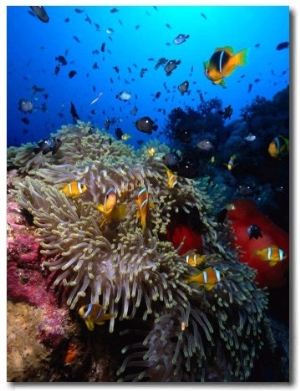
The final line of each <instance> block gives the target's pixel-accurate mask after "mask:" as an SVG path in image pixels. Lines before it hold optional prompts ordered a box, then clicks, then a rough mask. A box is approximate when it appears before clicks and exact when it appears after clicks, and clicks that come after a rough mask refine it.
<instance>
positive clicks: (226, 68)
mask: <svg viewBox="0 0 300 391" xmlns="http://www.w3.org/2000/svg"><path fill="white" fill-rule="evenodd" d="M247 51H248V49H243V50H241V51H240V52H238V53H236V54H234V50H233V48H232V47H230V46H225V47H222V48H217V49H216V50H215V52H214V54H213V55H212V56H211V58H210V59H209V60H208V61H206V62H205V63H204V74H205V76H206V77H207V78H208V79H209V80H211V81H212V82H213V84H219V85H221V86H222V87H225V81H224V78H225V77H227V76H229V75H231V74H232V73H233V72H234V70H235V68H236V67H237V66H239V65H246V59H247V58H246V57H247Z"/></svg>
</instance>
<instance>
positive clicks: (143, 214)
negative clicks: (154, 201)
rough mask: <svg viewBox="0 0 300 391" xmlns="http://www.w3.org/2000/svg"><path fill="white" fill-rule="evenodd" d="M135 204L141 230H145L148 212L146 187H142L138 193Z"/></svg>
mask: <svg viewBox="0 0 300 391" xmlns="http://www.w3.org/2000/svg"><path fill="white" fill-rule="evenodd" d="M136 203H137V205H138V211H137V217H139V218H140V220H141V226H142V229H143V230H145V228H146V218H147V215H148V211H149V206H150V205H149V193H148V190H147V189H146V187H143V188H142V189H141V190H140V191H139V193H138V197H137V200H136Z"/></svg>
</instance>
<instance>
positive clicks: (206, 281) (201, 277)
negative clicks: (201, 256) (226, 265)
mask: <svg viewBox="0 0 300 391" xmlns="http://www.w3.org/2000/svg"><path fill="white" fill-rule="evenodd" d="M223 278H224V275H223V273H221V272H220V271H219V270H217V269H214V268H212V267H208V268H206V269H204V270H203V271H199V272H198V273H196V274H193V275H189V276H187V277H186V279H185V282H186V283H188V284H189V283H194V284H197V285H201V286H203V287H204V288H205V289H206V290H208V291H210V290H211V289H213V287H214V286H215V285H216V284H217V283H218V282H220V281H221V280H222V279H223Z"/></svg>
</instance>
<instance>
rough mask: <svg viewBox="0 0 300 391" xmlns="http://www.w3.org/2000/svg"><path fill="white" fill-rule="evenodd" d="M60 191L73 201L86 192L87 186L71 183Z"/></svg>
mask: <svg viewBox="0 0 300 391" xmlns="http://www.w3.org/2000/svg"><path fill="white" fill-rule="evenodd" d="M61 190H62V191H63V193H65V195H66V196H67V197H69V198H73V199H74V198H77V197H79V196H80V195H81V194H83V193H84V192H85V191H87V186H86V185H85V184H83V183H81V182H76V181H72V182H70V183H68V184H67V185H66V186H64V187H63V188H62V189H61Z"/></svg>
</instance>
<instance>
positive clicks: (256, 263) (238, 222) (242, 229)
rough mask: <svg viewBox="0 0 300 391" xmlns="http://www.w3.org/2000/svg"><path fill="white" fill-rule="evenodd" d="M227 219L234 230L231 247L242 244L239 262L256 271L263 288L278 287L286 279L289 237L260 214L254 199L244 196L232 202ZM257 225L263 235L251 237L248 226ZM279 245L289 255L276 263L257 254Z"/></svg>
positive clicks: (257, 278) (258, 281)
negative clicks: (272, 263)
mask: <svg viewBox="0 0 300 391" xmlns="http://www.w3.org/2000/svg"><path fill="white" fill-rule="evenodd" d="M227 216H228V219H229V221H230V225H231V228H232V229H233V231H234V236H235V238H233V239H232V246H233V247H235V248H236V247H237V246H240V261H241V262H245V263H247V264H248V265H249V266H251V267H252V268H254V269H256V270H257V275H256V278H255V280H256V281H257V283H258V284H259V286H261V287H269V288H279V287H282V286H283V285H284V284H285V283H286V280H287V274H288V267H289V236H288V234H287V233H286V232H285V231H283V230H282V229H281V228H280V227H278V226H277V225H276V224H275V223H273V221H271V220H270V219H269V218H268V217H267V216H265V215H264V214H263V213H261V212H260V211H259V210H258V208H257V207H256V205H255V203H254V202H253V201H252V200H247V199H241V200H235V201H233V202H231V203H230V207H229V210H228V214H227ZM252 224H256V225H257V226H258V227H260V229H261V233H262V237H261V238H260V237H259V238H258V239H255V238H252V239H250V238H249V236H248V232H247V229H248V227H249V226H250V225H252ZM271 245H277V246H278V247H279V248H280V249H282V250H283V251H284V252H285V253H286V254H287V257H286V259H284V260H283V261H281V262H278V263H277V264H276V265H275V266H270V264H269V262H267V261H264V260H262V259H261V258H260V257H258V256H257V255H255V251H256V250H261V249H263V248H267V247H269V246H271Z"/></svg>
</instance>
